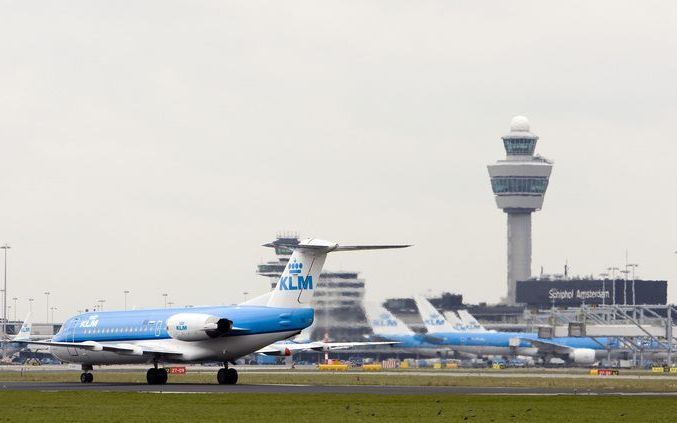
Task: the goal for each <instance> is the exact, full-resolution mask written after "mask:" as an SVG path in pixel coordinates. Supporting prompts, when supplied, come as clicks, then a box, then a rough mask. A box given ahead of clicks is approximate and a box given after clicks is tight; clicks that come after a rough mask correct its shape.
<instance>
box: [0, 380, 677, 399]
mask: <svg viewBox="0 0 677 423" xmlns="http://www.w3.org/2000/svg"><path fill="white" fill-rule="evenodd" d="M10 390H11V391H38V392H63V391H97V392H146V393H162V394H182V393H184V394H200V393H204V394H206V393H221V394H233V393H249V394H251V393H260V394H381V395H398V394H399V395H402V394H404V395H435V394H449V395H451V394H456V395H637V396H677V392H645V391H609V390H589V389H585V390H576V389H562V388H553V389H543V388H515V387H458V386H380V385H373V386H368V385H246V384H242V385H217V384H196V383H171V384H166V385H161V386H159V385H147V384H140V383H138V384H137V383H91V384H85V383H79V382H69V383H63V382H2V383H0V392H2V391H10Z"/></svg>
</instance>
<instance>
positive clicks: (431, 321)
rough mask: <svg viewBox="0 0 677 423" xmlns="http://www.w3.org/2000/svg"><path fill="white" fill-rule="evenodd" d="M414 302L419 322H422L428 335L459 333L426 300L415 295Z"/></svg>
mask: <svg viewBox="0 0 677 423" xmlns="http://www.w3.org/2000/svg"><path fill="white" fill-rule="evenodd" d="M414 300H415V301H416V307H418V312H419V314H420V315H421V320H423V324H425V328H426V330H427V331H428V333H430V334H435V333H449V332H458V331H459V330H458V328H455V327H454V326H453V325H452V324H450V323H449V322H447V319H445V318H444V316H442V314H441V313H440V312H439V311H437V309H436V308H435V307H434V306H433V305H432V304H430V301H428V300H427V299H426V298H424V297H422V296H420V295H417V296H416V297H414Z"/></svg>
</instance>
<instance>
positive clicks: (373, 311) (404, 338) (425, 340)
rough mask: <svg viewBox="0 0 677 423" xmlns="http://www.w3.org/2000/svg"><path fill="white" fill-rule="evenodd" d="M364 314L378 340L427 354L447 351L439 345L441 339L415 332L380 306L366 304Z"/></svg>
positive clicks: (370, 303)
mask: <svg viewBox="0 0 677 423" xmlns="http://www.w3.org/2000/svg"><path fill="white" fill-rule="evenodd" d="M364 312H365V314H366V316H367V322H369V325H370V326H371V328H372V331H373V332H374V336H375V337H376V338H378V339H386V340H389V341H397V343H398V344H397V347H398V348H413V349H415V350H417V351H419V352H425V353H435V352H438V351H440V349H445V348H440V345H439V344H438V343H439V341H441V340H440V339H436V338H433V337H431V336H429V335H425V334H418V333H416V332H414V331H413V330H411V329H409V327H407V325H406V324H404V322H402V321H401V320H400V319H398V318H397V317H395V316H393V314H392V313H391V312H389V311H388V310H386V309H385V308H384V307H383V306H381V305H380V304H377V303H372V302H365V303H364ZM431 338H432V339H431ZM431 341H434V342H431ZM433 350H434V351H433Z"/></svg>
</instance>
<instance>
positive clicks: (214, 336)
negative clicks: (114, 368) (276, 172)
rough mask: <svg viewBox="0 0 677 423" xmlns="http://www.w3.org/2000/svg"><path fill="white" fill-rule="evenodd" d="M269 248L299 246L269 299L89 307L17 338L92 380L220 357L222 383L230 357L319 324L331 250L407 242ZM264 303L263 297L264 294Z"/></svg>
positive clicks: (160, 376) (162, 375) (232, 374)
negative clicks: (101, 369) (103, 370)
mask: <svg viewBox="0 0 677 423" xmlns="http://www.w3.org/2000/svg"><path fill="white" fill-rule="evenodd" d="M265 246H267V247H286V248H290V249H293V253H292V255H291V257H290V259H289V263H287V266H286V267H285V269H284V272H283V274H282V276H281V277H280V280H279V282H278V284H277V286H276V287H275V289H274V290H273V291H272V292H271V293H269V294H266V295H265V296H263V300H264V301H265V303H264V305H251V304H252V303H256V301H250V302H249V303H248V304H246V305H245V304H242V305H238V306H227V307H195V308H189V309H181V308H174V309H156V310H138V311H116V312H97V313H84V314H79V315H77V316H74V317H72V318H70V319H68V320H67V321H66V322H64V324H63V326H62V327H61V330H60V331H59V332H58V333H57V334H56V335H55V336H54V337H53V338H52V339H51V340H50V341H17V340H14V342H25V343H29V344H37V345H46V346H49V349H50V352H51V353H52V354H54V355H55V356H56V357H57V358H59V359H60V360H62V361H65V362H69V363H78V364H81V366H82V371H83V373H82V374H81V375H80V381H81V382H83V383H90V382H92V381H93V380H94V376H93V374H92V373H91V372H92V369H93V366H94V365H106V364H141V363H148V364H152V366H153V367H151V368H150V369H149V370H148V372H147V373H146V379H147V381H148V383H149V384H165V383H167V370H166V369H164V368H162V367H160V365H161V364H165V363H199V362H205V361H220V362H223V365H224V367H223V368H222V369H220V370H219V371H218V373H217V381H218V383H220V384H235V383H237V379H238V374H237V371H236V370H235V369H233V368H229V367H228V363H233V362H234V360H236V359H237V358H239V357H242V356H245V355H247V354H251V353H253V352H255V351H257V350H259V349H262V348H264V347H266V346H267V345H270V344H272V343H274V342H276V341H280V340H284V339H287V338H290V337H292V336H295V335H297V334H299V333H300V332H301V331H302V330H303V329H304V328H306V327H308V326H310V325H311V324H312V323H313V318H314V310H313V309H312V308H310V307H309V304H310V301H311V299H312V297H313V294H314V292H315V288H316V284H317V281H318V280H319V276H320V272H321V270H322V266H323V264H324V261H325V259H326V257H327V254H328V253H329V252H333V251H355V250H375V249H386V248H404V247H407V245H385V246H340V245H338V244H336V243H333V242H329V241H323V240H319V239H306V240H303V241H301V242H300V243H298V245H288V244H283V243H281V242H279V241H276V242H273V243H270V244H266V245H265ZM258 302H259V303H261V302H263V301H261V300H260V301H258Z"/></svg>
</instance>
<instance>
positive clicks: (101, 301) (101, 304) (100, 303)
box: [96, 299, 106, 311]
mask: <svg viewBox="0 0 677 423" xmlns="http://www.w3.org/2000/svg"><path fill="white" fill-rule="evenodd" d="M96 302H97V303H99V311H103V303H105V302H106V300H104V299H100V300H96Z"/></svg>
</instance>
